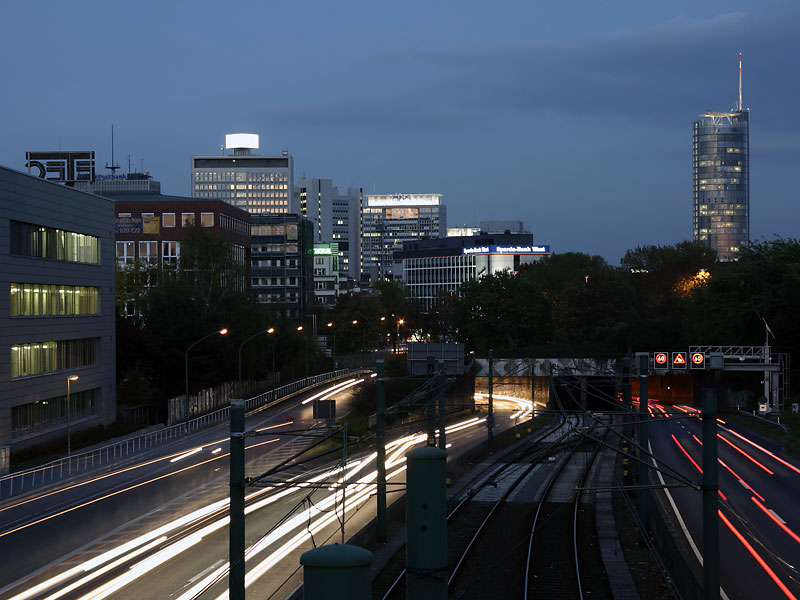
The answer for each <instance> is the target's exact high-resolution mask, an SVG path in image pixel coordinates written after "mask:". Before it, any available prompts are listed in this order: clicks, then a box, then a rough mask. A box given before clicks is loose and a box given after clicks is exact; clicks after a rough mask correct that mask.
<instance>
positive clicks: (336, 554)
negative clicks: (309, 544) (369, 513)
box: [300, 544, 372, 600]
mask: <svg viewBox="0 0 800 600" xmlns="http://www.w3.org/2000/svg"><path fill="white" fill-rule="evenodd" d="M300 564H301V565H303V598H305V599H306V600H371V599H372V589H371V585H372V553H371V552H369V551H368V550H364V549H363V548H359V547H358V546H350V545H348V544H334V545H331V546H320V547H319V548H315V549H314V550H309V551H308V552H305V553H304V554H303V555H302V556H301V557H300Z"/></svg>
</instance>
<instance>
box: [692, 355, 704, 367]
mask: <svg viewBox="0 0 800 600" xmlns="http://www.w3.org/2000/svg"><path fill="white" fill-rule="evenodd" d="M705 365H706V355H705V354H703V353H702V352H692V368H693V369H702V368H703V367H705Z"/></svg>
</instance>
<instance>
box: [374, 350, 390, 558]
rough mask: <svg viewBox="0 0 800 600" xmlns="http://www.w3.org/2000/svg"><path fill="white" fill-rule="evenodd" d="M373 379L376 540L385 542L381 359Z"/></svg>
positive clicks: (384, 436)
mask: <svg viewBox="0 0 800 600" xmlns="http://www.w3.org/2000/svg"><path fill="white" fill-rule="evenodd" d="M375 367H376V371H377V372H378V377H377V380H376V381H375V444H376V445H377V446H378V459H377V462H378V481H377V483H378V490H377V498H376V500H377V502H378V542H379V543H381V544H382V543H385V542H386V539H387V537H386V397H385V396H384V379H383V359H378V361H377V363H376V365H375Z"/></svg>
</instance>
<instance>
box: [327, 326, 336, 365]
mask: <svg viewBox="0 0 800 600" xmlns="http://www.w3.org/2000/svg"><path fill="white" fill-rule="evenodd" d="M326 327H330V328H331V331H332V332H333V349H332V350H331V359H332V360H333V370H334V371H335V370H336V331H335V330H334V329H333V323H328V324H327V326H326Z"/></svg>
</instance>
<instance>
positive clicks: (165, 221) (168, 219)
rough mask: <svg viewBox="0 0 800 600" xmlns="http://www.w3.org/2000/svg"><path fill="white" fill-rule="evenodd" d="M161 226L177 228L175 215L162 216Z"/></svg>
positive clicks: (164, 214)
mask: <svg viewBox="0 0 800 600" xmlns="http://www.w3.org/2000/svg"><path fill="white" fill-rule="evenodd" d="M161 224H162V225H163V226H164V227H175V213H163V214H162V215H161Z"/></svg>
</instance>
